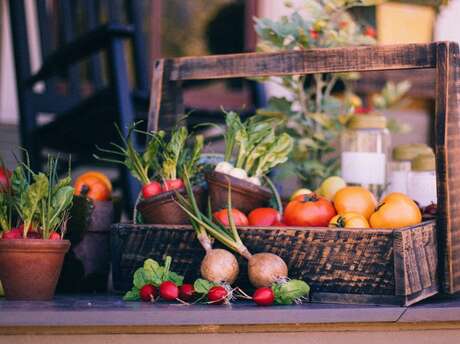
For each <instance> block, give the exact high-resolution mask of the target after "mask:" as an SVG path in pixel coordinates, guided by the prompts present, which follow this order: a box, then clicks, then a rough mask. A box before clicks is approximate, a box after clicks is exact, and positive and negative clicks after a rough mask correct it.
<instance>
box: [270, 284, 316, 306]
mask: <svg viewBox="0 0 460 344" xmlns="http://www.w3.org/2000/svg"><path fill="white" fill-rule="evenodd" d="M272 290H273V293H274V294H275V303H277V304H280V305H291V304H293V303H294V302H296V301H297V300H300V299H302V298H305V297H308V295H309V294H310V286H309V285H308V284H307V283H306V282H304V281H301V280H289V281H287V282H282V283H275V284H274V285H273V286H272Z"/></svg>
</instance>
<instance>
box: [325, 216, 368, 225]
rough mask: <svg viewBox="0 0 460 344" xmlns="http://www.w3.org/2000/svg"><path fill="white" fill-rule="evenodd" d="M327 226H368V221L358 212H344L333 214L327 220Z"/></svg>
mask: <svg viewBox="0 0 460 344" xmlns="http://www.w3.org/2000/svg"><path fill="white" fill-rule="evenodd" d="M329 227H338V228H369V222H367V220H366V218H365V217H364V216H362V215H360V214H356V213H345V214H339V215H336V216H334V217H333V218H332V219H331V221H330V222H329Z"/></svg>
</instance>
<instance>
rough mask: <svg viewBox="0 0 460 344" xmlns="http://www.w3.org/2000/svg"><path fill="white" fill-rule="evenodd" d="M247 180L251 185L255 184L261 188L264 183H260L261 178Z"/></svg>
mask: <svg viewBox="0 0 460 344" xmlns="http://www.w3.org/2000/svg"><path fill="white" fill-rule="evenodd" d="M246 180H247V181H248V182H249V183H252V184H255V185H259V186H260V185H262V183H261V182H260V179H259V177H256V176H254V177H249V178H247V179H246Z"/></svg>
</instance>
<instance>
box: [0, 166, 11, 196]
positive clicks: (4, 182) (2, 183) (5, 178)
mask: <svg viewBox="0 0 460 344" xmlns="http://www.w3.org/2000/svg"><path fill="white" fill-rule="evenodd" d="M10 179H11V171H9V170H7V169H6V168H1V167H0V192H5V191H6V190H7V189H8V188H9V187H10Z"/></svg>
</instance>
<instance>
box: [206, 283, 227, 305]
mask: <svg viewBox="0 0 460 344" xmlns="http://www.w3.org/2000/svg"><path fill="white" fill-rule="evenodd" d="M227 297H228V291H227V289H225V288H224V287H222V286H220V285H218V286H215V287H212V288H211V289H209V291H208V300H209V301H210V302H212V303H213V304H216V305H220V304H222V303H224V302H225V300H226V299H227Z"/></svg>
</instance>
